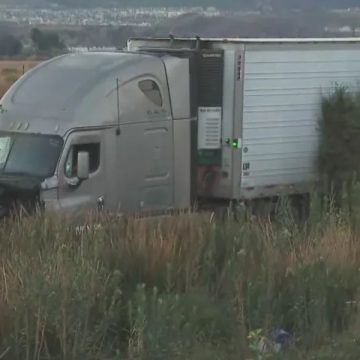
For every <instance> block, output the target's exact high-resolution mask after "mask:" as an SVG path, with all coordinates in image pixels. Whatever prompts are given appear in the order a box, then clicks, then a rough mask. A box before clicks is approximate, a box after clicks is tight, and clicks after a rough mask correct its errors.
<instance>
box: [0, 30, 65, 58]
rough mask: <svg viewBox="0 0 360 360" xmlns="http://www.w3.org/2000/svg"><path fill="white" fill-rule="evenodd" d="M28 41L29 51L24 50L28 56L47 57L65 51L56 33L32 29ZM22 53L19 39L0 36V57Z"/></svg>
mask: <svg viewBox="0 0 360 360" xmlns="http://www.w3.org/2000/svg"><path fill="white" fill-rule="evenodd" d="M30 39H31V45H30V49H29V48H28V49H26V52H27V53H30V54H36V55H43V56H49V55H52V54H54V53H56V52H61V51H64V50H66V45H65V43H64V42H63V41H62V40H61V39H60V36H59V34H58V33H56V32H52V31H42V30H39V29H37V28H34V29H32V31H31V35H30ZM24 52H25V47H24V44H23V42H22V40H21V39H19V38H18V37H16V36H14V35H12V34H10V33H3V34H0V56H2V57H16V56H20V55H22V54H23V53H24Z"/></svg>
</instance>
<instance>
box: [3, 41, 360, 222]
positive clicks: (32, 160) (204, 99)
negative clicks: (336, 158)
mask: <svg viewBox="0 0 360 360" xmlns="http://www.w3.org/2000/svg"><path fill="white" fill-rule="evenodd" d="M359 79H360V39H357V38H341V39H202V38H198V37H196V38H176V37H174V36H169V37H168V38H131V39H129V40H128V44H127V48H126V49H124V50H123V51H117V52H88V53H76V54H66V55H62V56H59V57H55V58H53V59H51V60H49V61H46V62H44V63H41V64H40V65H38V66H37V67H36V68H34V69H33V70H31V71H29V72H27V73H26V74H25V75H24V76H22V77H21V78H20V79H19V80H18V81H17V82H16V83H15V84H14V85H13V86H12V87H11V88H10V89H9V90H8V91H7V93H6V94H5V95H4V97H3V98H2V99H1V101H0V216H5V215H6V214H9V212H10V211H11V209H13V208H14V207H15V208H16V207H17V206H19V205H20V206H22V207H23V208H25V209H27V210H29V211H30V210H32V209H34V208H36V207H38V206H40V208H42V209H44V210H45V211H58V212H63V213H66V214H73V213H74V212H78V211H81V212H82V211H96V212H104V211H105V212H120V213H143V212H153V211H161V212H162V211H165V212H166V211H171V210H174V209H175V210H176V209H187V208H191V207H192V206H194V205H195V204H198V203H204V204H208V205H209V206H211V207H216V206H219V204H227V203H229V202H248V201H255V200H256V199H264V198H269V199H273V198H277V197H281V196H305V195H306V194H308V193H309V192H310V191H311V189H312V187H313V186H314V184H315V183H316V181H317V178H318V176H317V170H316V169H317V167H316V160H317V156H318V148H319V139H320V134H319V130H318V121H319V118H320V117H321V100H322V97H323V96H326V95H327V94H330V93H331V92H332V91H333V90H334V88H335V87H336V86H337V85H344V86H347V87H348V89H349V91H355V90H357V86H358V80H359Z"/></svg>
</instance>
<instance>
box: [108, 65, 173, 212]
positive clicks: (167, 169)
mask: <svg viewBox="0 0 360 360" xmlns="http://www.w3.org/2000/svg"><path fill="white" fill-rule="evenodd" d="M160 65H161V63H160V61H159V64H157V63H150V64H149V66H148V69H147V70H148V71H149V74H151V75H141V76H138V77H136V78H134V79H132V80H129V81H128V82H127V83H126V84H123V85H122V86H121V87H120V91H119V103H120V109H121V118H120V122H121V124H120V125H121V134H120V136H119V137H118V145H117V148H118V149H117V157H116V162H117V164H116V165H115V166H114V168H116V169H117V170H116V171H118V176H117V178H118V179H119V181H118V188H117V189H116V192H117V193H118V194H119V195H120V197H119V207H118V208H119V210H120V211H121V212H138V211H153V210H164V209H167V208H170V207H172V205H173V199H174V194H173V161H172V157H173V149H172V142H173V140H172V139H173V131H172V126H173V125H172V118H171V111H170V105H169V96H168V93H167V90H166V89H167V87H166V79H165V75H164V68H163V67H161V66H160ZM114 192H115V191H114Z"/></svg>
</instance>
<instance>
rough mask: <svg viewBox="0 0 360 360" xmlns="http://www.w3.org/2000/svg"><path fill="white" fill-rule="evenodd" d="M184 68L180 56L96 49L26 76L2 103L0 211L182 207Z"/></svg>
mask: <svg viewBox="0 0 360 360" xmlns="http://www.w3.org/2000/svg"><path fill="white" fill-rule="evenodd" d="M168 67H171V69H172V71H171V74H170V75H169V74H168V73H167V68H168ZM187 67H188V60H187V59H180V58H172V57H161V56H156V55H148V54H142V53H130V52H120V53H100V52H99V53H97V52H95V53H83V54H67V55H63V56H60V57H57V58H54V59H52V60H50V61H47V62H45V63H43V64H41V65H39V66H37V67H36V68H35V69H33V70H32V71H30V72H29V73H27V74H25V76H23V77H22V78H21V79H20V80H18V81H17V82H16V83H15V84H14V85H13V86H12V87H11V88H10V89H9V91H8V92H7V93H6V94H5V96H4V97H3V98H2V100H1V108H0V199H1V202H0V205H1V215H5V214H6V213H8V212H9V211H10V210H11V208H12V206H14V205H15V204H18V203H20V204H21V205H22V206H24V207H25V208H27V209H30V210H31V209H34V207H35V206H38V205H39V206H42V207H43V208H45V209H46V210H56V211H60V212H61V211H62V212H65V213H66V214H73V213H74V212H77V211H82V210H94V211H111V212H113V211H119V212H123V213H126V212H132V213H133V212H140V211H147V210H149V211H150V210H151V211H153V210H167V209H173V208H186V207H188V206H190V203H191V189H190V188H191V174H190V168H191V165H190V163H191V151H190V149H191V144H190V141H191V140H190V139H191V136H190V132H191V114H190V105H189V104H190V100H189V96H190V93H189V71H188V68H187ZM184 70H185V71H184ZM176 72H178V73H179V72H181V74H182V76H180V79H179V80H178V81H173V83H172V86H171V90H170V87H169V83H171V81H172V80H171V79H172V77H173V76H175V74H176ZM179 104H181V106H180V105H179Z"/></svg>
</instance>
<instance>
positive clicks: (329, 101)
mask: <svg viewBox="0 0 360 360" xmlns="http://www.w3.org/2000/svg"><path fill="white" fill-rule="evenodd" d="M320 133H321V147H320V155H319V170H320V174H321V176H322V180H323V182H324V185H325V187H326V192H327V194H328V195H330V196H332V197H333V199H334V202H335V205H336V206H338V207H341V204H342V198H343V197H344V190H346V191H347V192H348V193H350V194H348V195H349V197H350V198H351V191H352V185H353V182H354V181H357V174H358V172H359V170H360V157H359V156H358V154H359V153H360V141H359V139H360V92H358V93H355V94H354V93H352V92H350V91H348V90H347V89H346V88H344V87H337V88H336V89H335V91H334V92H333V93H332V94H331V95H330V96H328V97H325V98H323V101H322V118H321V122H320Z"/></svg>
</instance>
